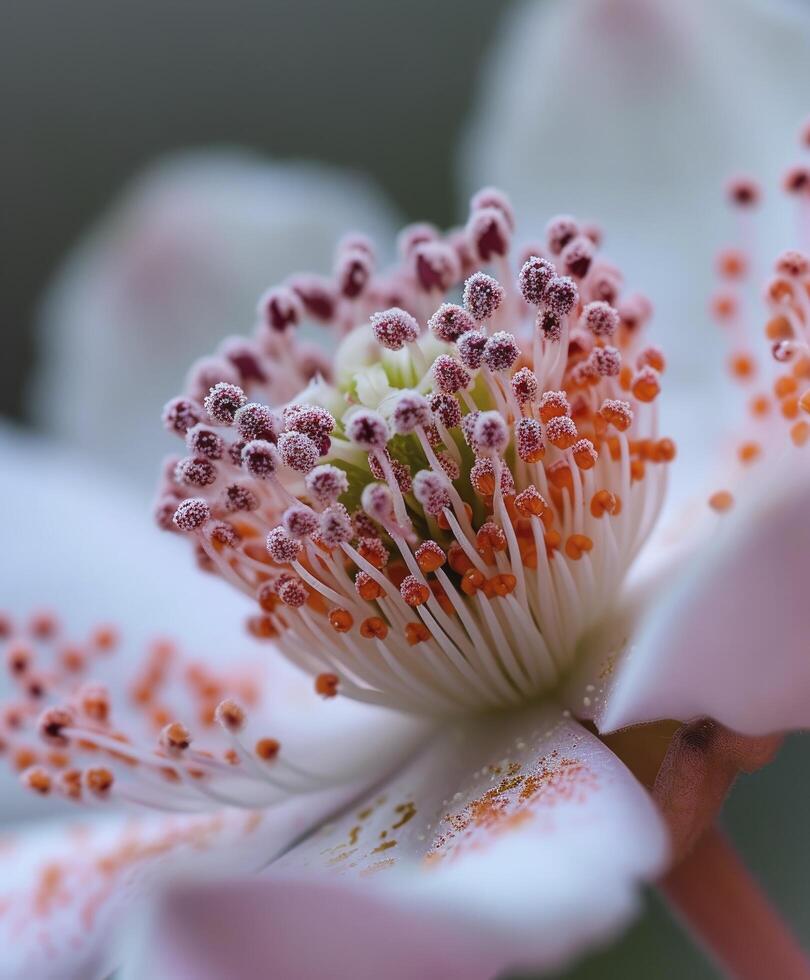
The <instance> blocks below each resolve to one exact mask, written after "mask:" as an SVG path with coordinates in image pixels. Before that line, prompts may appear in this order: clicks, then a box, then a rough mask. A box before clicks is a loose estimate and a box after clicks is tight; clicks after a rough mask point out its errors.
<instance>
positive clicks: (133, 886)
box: [0, 789, 348, 980]
mask: <svg viewBox="0 0 810 980" xmlns="http://www.w3.org/2000/svg"><path fill="white" fill-rule="evenodd" d="M347 798H348V796H347V791H346V790H345V789H344V790H342V791H335V790H332V791H331V792H330V793H328V794H320V795H318V796H314V797H311V798H308V799H306V800H298V801H294V802H292V803H288V804H284V805H283V806H281V807H279V808H277V809H275V810H271V811H264V812H262V813H259V812H246V811H235V810H231V811H222V812H219V813H213V814H210V815H206V816H195V817H185V816H184V817H174V816H171V817H167V816H163V815H160V816H154V815H148V816H145V817H141V816H138V817H133V816H128V817H127V816H122V815H121V814H114V813H113V814H110V815H109V816H105V817H99V816H98V815H95V817H86V818H85V819H84V820H81V821H79V820H76V819H75V818H74V819H73V820H72V821H70V822H64V823H61V824H60V823H40V824H38V825H37V826H36V827H35V829H33V830H28V831H26V832H25V833H20V834H18V835H11V836H8V835H7V836H5V837H4V840H3V850H2V854H0V909H2V911H1V912H0V943H2V949H3V952H2V957H0V959H1V960H2V967H0V972H1V973H2V976H3V977H4V978H5V980H23V978H31V977H36V978H37V980H92V978H99V980H100V978H102V977H107V976H109V975H110V973H111V970H112V969H113V968H114V967H115V966H117V965H118V964H119V963H120V960H121V955H122V954H121V948H120V946H119V944H118V943H116V942H113V941H111V937H113V936H115V934H116V933H117V931H118V928H119V923H120V922H121V920H122V918H123V917H124V913H128V912H129V911H130V910H131V907H132V905H133V903H135V902H138V901H140V900H142V899H144V898H145V897H147V896H148V895H149V894H150V893H151V892H153V891H155V890H158V888H159V887H166V886H168V885H169V884H170V883H171V882H172V881H173V880H174V879H175V878H176V877H177V876H178V875H182V876H183V877H186V876H187V875H188V874H192V873H193V874H202V873H207V874H220V875H222V874H238V873H242V872H255V871H256V870H257V869H259V868H261V867H262V866H263V865H264V864H265V863H266V862H267V861H269V860H271V859H272V858H273V857H274V856H275V855H276V854H278V853H279V852H280V851H282V850H283V848H284V847H285V846H287V845H288V844H289V842H290V841H291V840H294V839H295V838H296V837H297V836H299V835H300V834H301V833H303V832H305V831H306V830H308V829H309V828H311V827H312V826H313V824H314V823H315V822H316V821H317V820H318V819H321V818H322V817H323V814H324V813H327V812H329V810H330V809H332V808H334V807H335V806H337V805H339V804H341V803H344V802H345V800H346V799H347Z"/></svg>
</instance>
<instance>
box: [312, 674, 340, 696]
mask: <svg viewBox="0 0 810 980" xmlns="http://www.w3.org/2000/svg"><path fill="white" fill-rule="evenodd" d="M338 680H339V678H338V676H337V674H318V676H317V677H316V678H315V693H316V694H320V695H321V697H322V698H334V697H336V696H337V692H338Z"/></svg>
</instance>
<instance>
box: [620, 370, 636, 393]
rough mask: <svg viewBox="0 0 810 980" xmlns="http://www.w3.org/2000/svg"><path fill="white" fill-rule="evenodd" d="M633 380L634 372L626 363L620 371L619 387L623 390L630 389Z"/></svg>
mask: <svg viewBox="0 0 810 980" xmlns="http://www.w3.org/2000/svg"><path fill="white" fill-rule="evenodd" d="M632 382H633V372H632V370H631V369H630V367H629V365H627V364H625V365H623V366H622V369H621V371H619V387H620V388H621V389H622V391H629V390H630V385H631V384H632Z"/></svg>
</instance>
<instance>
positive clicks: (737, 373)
mask: <svg viewBox="0 0 810 980" xmlns="http://www.w3.org/2000/svg"><path fill="white" fill-rule="evenodd" d="M729 368H730V370H731V373H732V375H733V376H734V377H735V378H738V379H739V380H740V381H747V380H749V378H753V376H754V373H755V370H756V362H755V361H754V359H753V357H751V355H750V354H744V353H741V354H734V355H732V358H731V360H730V362H729Z"/></svg>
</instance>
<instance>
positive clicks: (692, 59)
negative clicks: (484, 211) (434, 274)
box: [459, 0, 810, 479]
mask: <svg viewBox="0 0 810 980" xmlns="http://www.w3.org/2000/svg"><path fill="white" fill-rule="evenodd" d="M788 77H789V78H790V79H791V83H790V85H787V86H786V85H785V84H784V79H785V78H788ZM809 89H810V7H808V5H807V4H803V3H800V2H793V0H775V2H772V0H716V2H713V3H705V2H703V0H681V2H679V3H669V2H667V0H549V2H539V0H530V2H525V3H523V4H521V5H519V6H517V7H516V8H514V10H513V12H512V13H510V14H509V15H508V16H507V17H506V18H505V20H504V23H503V27H502V31H501V35H500V39H499V41H498V42H497V44H496V46H495V48H494V49H493V51H492V54H491V57H490V62H489V66H488V69H487V70H486V71H485V72H484V73H483V77H482V81H481V85H480V90H479V100H478V103H477V106H476V108H475V110H474V112H473V115H472V119H471V123H470V126H469V130H468V133H467V137H466V140H465V143H464V145H463V147H462V153H461V155H460V159H459V162H460V166H461V171H462V184H463V186H464V189H465V190H466V191H468V192H471V191H474V190H476V189H477V188H478V187H479V186H481V184H490V183H492V184H496V185H498V186H500V187H502V188H503V190H504V191H506V192H507V193H508V194H509V195H510V197H511V198H512V202H513V204H514V205H515V210H516V212H517V213H518V214H520V215H521V216H522V217H523V218H524V219H526V225H525V228H524V233H528V232H529V229H531V228H537V227H538V222H541V224H540V225H539V226H540V227H542V222H543V221H545V219H546V218H547V217H548V216H549V215H550V214H556V213H559V212H570V213H573V214H575V215H577V216H578V217H580V218H583V219H588V220H596V221H598V222H600V223H601V224H603V226H604V227H605V228H606V229H608V236H607V238H606V253H607V254H608V255H609V256H610V257H611V258H613V259H615V260H616V261H617V262H618V263H619V264H620V265H621V267H622V268H623V269H625V270H626V271H627V272H628V273H629V274H630V275H631V276H632V280H633V282H635V283H640V284H643V289H644V291H645V292H646V293H648V294H649V296H650V298H651V299H652V301H653V305H654V306H655V309H656V317H655V319H656V328H655V329H656V332H657V335H658V337H659V338H660V341H661V343H662V345H663V346H664V347H665V349H666V351H667V360H668V363H669V366H668V369H667V375H666V382H667V384H668V385H669V386H670V389H671V387H672V386H673V385H674V384H678V385H679V386H680V387H681V388H682V389H683V394H684V398H683V400H682V404H681V405H678V403H677V400H676V399H672V398H669V399H667V404H666V405H665V406H662V407H663V408H664V415H663V418H662V422H663V426H664V428H666V429H669V430H671V434H672V435H674V436H676V438H677V439H678V441H679V449H680V452H681V455H682V456H684V454H686V458H689V459H690V461H691V462H692V463H693V464H694V467H696V466H697V465H698V464H703V465H706V463H707V461H708V460H709V457H708V455H707V453H709V452H712V451H713V449H714V444H713V442H712V440H711V439H710V438H708V437H707V434H708V432H709V431H710V428H714V430H715V431H718V430H719V429H721V428H722V426H723V422H724V419H723V413H724V409H725V410H726V419H725V422H726V423H727V422H728V421H729V419H730V418H731V417H732V416H733V414H734V413H736V408H735V401H734V400H733V399H728V400H727V402H728V404H727V405H724V404H722V403H719V400H718V399H717V398H716V397H714V386H713V385H714V384H716V381H715V379H716V376H717V372H718V370H719V366H720V364H721V363H722V361H723V359H724V352H723V346H722V338H721V337H720V336H719V331H718V330H717V329H716V328H715V327H713V326H711V325H710V324H709V321H708V316H707V302H708V297H709V296H710V294H711V292H712V289H713V286H714V283H713V279H712V273H713V256H714V253H715V250H716V249H717V247H718V246H719V245H721V244H726V241H727V239H728V237H729V236H730V235H732V234H733V232H732V229H733V226H732V225H731V223H730V216H729V215H728V214H727V213H726V211H727V208H726V204H725V200H724V194H723V186H724V183H725V181H726V179H727V178H728V177H729V176H730V175H732V174H735V173H739V172H743V173H751V174H752V175H753V176H755V177H756V178H758V179H760V180H762V181H763V182H764V183H765V186H766V187H768V188H770V187H774V186H776V185H777V181H778V178H779V176H780V174H781V173H782V171H783V169H784V165H785V161H786V159H788V158H789V156H790V153H791V151H792V149H793V148H794V146H795V132H796V130H797V127H798V126H799V125H800V123H801V121H802V119H804V117H805V115H806V113H807V97H806V92H807V91H808V90H809ZM762 212H763V213H761V214H757V215H756V242H755V243H753V244H755V246H756V251H757V253H758V258H759V260H760V261H767V260H768V259H769V257H770V256H772V255H775V254H777V253H778V252H779V251H781V250H782V249H783V248H785V247H786V246H787V245H789V244H794V243H793V242H792V241H791V239H792V238H793V237H794V234H795V231H794V223H793V221H792V219H791V218H790V217H789V214H790V212H789V210H788V206H787V203H786V202H785V203H784V204H783V205H782V208H781V210H780V207H779V205H778V203H777V202H775V201H772V200H770V199H769V200H768V205H767V207H766V208H763V209H762ZM732 240H733V238H732ZM746 244H748V243H746ZM631 285H632V283H631ZM696 350H697V351H700V356H699V357H696V356H695V352H696ZM690 436H699V438H692V439H691V440H689V437H690ZM687 440H689V443H688V445H687ZM707 447H708V448H707ZM692 470H693V467H692V466H690V467H688V468H684V467H681V468H680V472H681V473H682V474H683V475H684V477H688V476H689V475H690V473H691V472H692ZM675 477H676V479H678V476H677V473H676V474H675Z"/></svg>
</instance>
